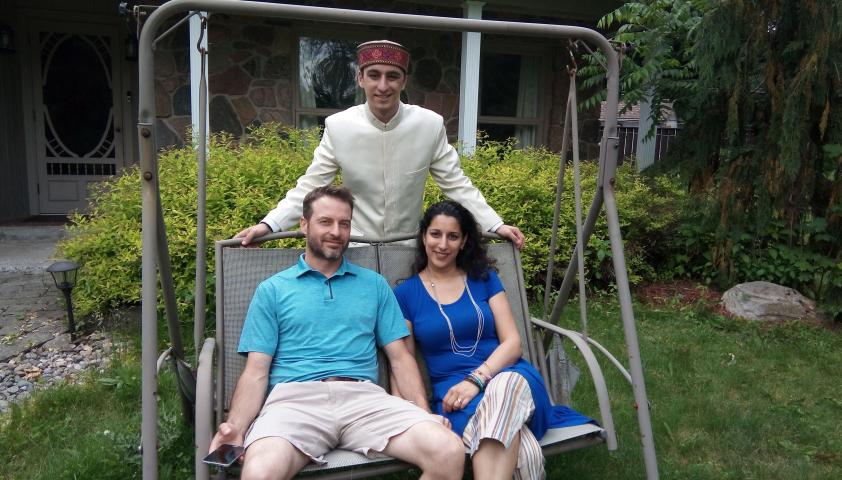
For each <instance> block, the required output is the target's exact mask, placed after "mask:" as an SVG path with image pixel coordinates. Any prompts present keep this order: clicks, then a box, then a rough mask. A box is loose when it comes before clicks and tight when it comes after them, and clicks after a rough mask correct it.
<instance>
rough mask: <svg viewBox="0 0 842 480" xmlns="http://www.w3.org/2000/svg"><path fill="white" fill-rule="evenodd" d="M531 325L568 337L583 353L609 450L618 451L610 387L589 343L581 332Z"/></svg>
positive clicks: (541, 323)
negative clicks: (609, 395)
mask: <svg viewBox="0 0 842 480" xmlns="http://www.w3.org/2000/svg"><path fill="white" fill-rule="evenodd" d="M530 321H531V323H532V324H533V325H535V326H536V327H540V328H542V329H544V330H547V331H550V332H552V333H554V334H556V335H561V336H563V337H567V338H569V339H570V341H571V342H573V344H574V345H575V346H576V348H578V349H579V352H581V353H582V357H583V358H584V359H585V363H586V364H587V366H588V371H589V372H590V373H591V378H592V379H593V383H594V388H595V389H596V398H597V401H598V402H599V414H600V417H601V420H602V427H603V428H604V429H605V444H606V446H607V447H608V450H610V451H614V450H616V449H617V434H616V433H615V430H614V416H613V415H612V413H611V402H610V400H609V398H608V387H607V386H606V385H605V377H604V376H603V375H602V368H600V366H599V362H597V361H596V356H595V355H594V354H593V351H592V350H591V347H590V346H589V345H588V342H587V341H585V339H584V338H582V336H581V335H579V332H574V331H573V330H567V329H564V328H561V327H559V326H557V325H553V324H551V323H548V322H545V321H543V320H539V319H537V318H534V317H533V318H531V319H530Z"/></svg>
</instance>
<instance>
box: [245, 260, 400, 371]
mask: <svg viewBox="0 0 842 480" xmlns="http://www.w3.org/2000/svg"><path fill="white" fill-rule="evenodd" d="M408 335H409V329H408V328H407V326H406V322H405V320H404V318H403V314H402V313H401V310H400V307H399V306H398V302H397V300H396V299H395V296H394V294H393V293H392V289H391V288H389V284H388V283H387V282H386V279H384V278H383V277H382V276H381V275H380V274H378V273H376V272H373V271H371V270H368V269H366V268H362V267H360V266H357V265H354V264H352V263H348V262H347V261H345V259H344V258H343V259H342V264H341V265H340V267H339V269H338V270H337V271H336V273H334V274H333V276H331V277H330V278H327V277H325V276H324V275H323V274H322V273H320V272H318V271H316V270H313V269H312V268H310V266H309V265H307V262H306V261H304V255H301V257H300V258H299V259H298V264H297V265H295V266H292V267H290V268H288V269H286V270H283V271H281V272H279V273H277V274H275V275H273V276H271V277H269V278H268V279H266V280H264V281H263V282H261V283H260V285H258V287H257V290H256V291H255V292H254V297H253V298H252V300H251V304H250V305H249V309H248V313H247V314H246V320H245V324H244V325H243V331H242V334H241V335H240V345H239V347H238V349H237V351H238V352H239V353H240V354H242V355H247V354H248V353H249V352H262V353H265V354H267V355H271V356H272V357H273V358H272V367H271V369H270V372H269V387H270V388H271V387H272V386H274V385H275V384H277V383H288V382H306V381H312V380H319V379H321V378H325V377H331V376H341V377H353V378H358V379H361V380H371V381H372V382H376V381H377V347H382V346H384V345H388V344H389V343H391V342H393V341H395V340H398V339H401V338H403V337H406V336H408Z"/></svg>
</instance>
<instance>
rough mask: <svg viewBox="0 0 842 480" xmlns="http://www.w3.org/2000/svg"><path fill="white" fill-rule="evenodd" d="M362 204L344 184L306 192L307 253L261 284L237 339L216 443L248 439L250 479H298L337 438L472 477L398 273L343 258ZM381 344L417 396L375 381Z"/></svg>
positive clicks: (342, 444)
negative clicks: (238, 368) (432, 406)
mask: <svg viewBox="0 0 842 480" xmlns="http://www.w3.org/2000/svg"><path fill="white" fill-rule="evenodd" d="M353 208H354V204H353V197H352V196H351V193H350V192H349V191H348V190H347V189H345V188H344V187H338V186H334V185H329V186H324V187H319V188H317V189H315V190H313V191H312V192H310V193H309V194H307V196H306V197H305V198H304V201H303V215H302V217H301V219H300V221H299V224H300V226H301V231H302V232H304V234H305V236H306V238H307V244H306V248H305V253H304V254H303V255H302V256H301V257H300V259H299V261H298V265H296V266H293V267H291V268H288V269H286V270H284V271H282V272H280V273H278V274H276V275H274V276H272V277H270V278H268V279H267V280H265V281H263V282H262V283H261V284H260V285H259V286H258V287H257V290H256V291H255V293H254V297H253V299H252V302H251V305H250V306H249V310H248V313H247V314H246V320H245V324H244V325H243V332H242V335H241V337H240V345H239V348H238V351H239V353H240V354H243V355H247V356H248V357H247V360H246V366H245V369H244V370H243V373H242V374H241V375H240V378H239V380H238V382H237V387H236V390H235V391H234V397H233V399H232V401H231V408H230V413H229V415H228V419H227V420H226V422H225V423H222V424H221V425H220V426H219V430H218V432H217V434H216V435H215V436H214V438H213V441H212V442H211V446H210V450H211V451H213V450H214V449H216V448H217V447H218V446H219V445H220V444H222V443H230V444H235V445H244V446H245V447H246V453H245V459H244V463H243V470H242V475H241V478H243V479H252V478H277V479H288V478H292V477H293V476H295V474H296V473H297V472H298V471H299V470H301V468H303V467H304V466H305V465H306V464H307V463H308V462H310V461H314V462H322V461H323V459H322V456H323V455H324V454H325V453H327V452H328V451H330V450H332V449H333V448H337V447H339V448H344V449H347V450H354V451H357V452H359V453H362V454H365V455H372V454H373V453H372V452H379V453H382V454H385V455H388V456H391V457H395V458H398V459H400V460H404V461H407V462H409V463H413V464H415V465H417V466H418V467H420V468H421V470H422V471H423V475H422V477H421V478H425V479H454V480H455V479H459V478H461V477H462V469H463V467H464V461H465V451H464V448H463V447H462V442H461V440H460V439H459V438H458V437H457V436H456V435H455V434H454V433H453V432H451V431H450V429H449V428H448V427H447V426H446V425H445V424H443V423H446V422H443V420H442V417H439V416H436V415H432V414H431V413H429V406H428V404H427V399H426V395H425V392H424V386H423V383H422V380H421V375H420V373H419V371H418V365H417V364H416V363H415V358H414V357H413V356H412V355H411V354H410V353H409V351H408V350H407V348H406V346H405V344H404V342H403V340H402V339H403V338H404V337H406V336H408V335H409V330H408V329H407V327H406V322H405V321H404V319H403V315H402V314H401V311H400V308H399V307H398V303H397V300H396V299H395V297H394V295H393V294H392V291H391V289H390V288H389V285H388V283H387V282H386V280H385V279H384V278H383V277H381V276H380V275H378V274H377V273H375V272H373V271H371V270H367V269H364V268H361V267H358V266H356V265H353V264H351V263H348V262H346V261H345V259H344V257H343V253H344V252H345V250H346V249H347V248H348V242H349V239H350V234H351V216H352V212H353ZM376 347H381V348H382V349H383V351H384V352H385V354H386V356H387V357H388V359H389V363H390V366H391V369H392V372H393V375H394V378H395V381H396V382H397V384H398V388H400V391H401V392H402V393H403V392H404V391H406V392H408V393H409V394H408V395H407V396H405V398H407V399H409V400H411V402H408V401H405V400H403V399H401V398H399V397H395V396H392V395H389V394H388V393H387V392H386V391H385V390H383V389H382V388H381V387H380V386H378V385H377V384H376V383H374V382H376V380H377V352H376ZM404 389H406V390H404ZM267 391H268V392H269V395H268V397H267V396H266V394H267ZM264 398H265V402H264ZM374 455H376V454H374Z"/></svg>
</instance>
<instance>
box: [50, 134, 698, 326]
mask: <svg viewBox="0 0 842 480" xmlns="http://www.w3.org/2000/svg"><path fill="white" fill-rule="evenodd" d="M318 141H319V131H318V130H315V129H314V130H295V129H288V128H279V127H278V126H276V125H264V126H261V127H258V128H256V129H254V130H253V131H251V132H250V134H249V138H248V140H247V141H244V142H242V143H239V144H237V143H234V142H233V141H231V139H230V138H229V137H226V136H215V137H213V138H212V140H211V142H210V146H209V152H210V154H209V159H208V168H207V171H208V181H207V218H208V223H207V225H208V227H207V235H208V239H209V242H208V243H209V245H208V251H207V254H208V267H209V269H210V272H209V275H208V281H207V283H208V284H207V288H208V294H209V299H208V302H207V305H208V306H209V312H208V313H209V318H213V315H212V311H211V310H212V309H213V305H214V301H213V294H214V275H213V268H214V262H213V240H217V239H222V238H229V237H231V236H233V235H234V234H235V233H236V232H238V231H239V230H240V229H242V228H244V227H246V226H248V225H252V224H254V223H255V222H257V221H258V220H260V218H261V217H262V215H263V214H265V213H266V212H267V211H268V210H270V209H271V208H273V207H274V206H275V205H276V203H277V201H278V200H279V198H281V197H282V196H283V194H284V193H285V192H286V191H287V190H288V189H289V188H291V187H292V186H294V185H295V181H296V179H297V178H298V177H299V176H300V175H301V174H302V173H303V172H304V171H305V170H306V168H307V166H308V165H309V163H310V160H311V157H312V151H313V149H314V148H315V146H316V145H317V144H318ZM159 163H160V166H159V170H160V185H161V192H162V204H163V207H164V217H165V224H166V226H167V234H168V238H169V248H170V255H171V258H172V267H173V275H174V279H175V285H176V296H177V300H178V304H179V311H180V314H181V318H183V319H191V318H192V308H193V282H194V276H195V273H194V269H195V258H194V257H195V238H196V220H195V215H196V175H197V167H196V155H195V151H194V149H193V148H192V147H190V146H187V147H184V148H180V149H172V150H167V151H165V152H163V153H162V154H161V155H160V157H159ZM462 166H463V168H464V170H465V172H466V173H467V174H468V176H469V177H470V178H471V179H472V180H473V182H474V184H475V185H476V186H477V187H478V188H479V189H480V190H481V191H482V192H483V193H484V194H485V196H486V198H487V200H488V202H489V204H490V205H492V206H493V207H494V208H495V209H496V210H497V211H498V213H500V215H501V216H502V217H503V218H504V219H505V220H506V222H507V223H509V224H511V225H516V226H518V227H520V228H521V230H523V232H524V234H525V235H526V246H525V248H524V250H523V252H522V253H523V266H524V274H525V276H526V279H527V283H528V284H529V291H530V294H532V295H540V294H541V293H542V290H543V285H544V271H545V269H546V263H547V252H548V246H549V233H550V229H551V225H552V213H553V201H554V195H555V185H556V178H557V175H558V156H557V154H554V153H552V152H549V151H547V150H542V149H529V150H517V149H514V148H513V144H511V143H499V142H483V143H481V144H480V146H479V147H478V149H477V151H476V153H475V155H474V156H473V157H470V158H463V160H462ZM581 172H582V178H583V181H582V183H583V191H584V193H583V195H584V199H585V205H584V211H585V214H586V213H587V209H588V207H589V205H590V201H591V198H592V196H593V191H594V185H595V183H596V173H597V168H596V165H595V164H594V163H590V162H585V163H583V165H582V170H581ZM572 178H573V172H572V167H571V166H568V167H567V168H566V171H565V186H566V188H565V190H564V196H563V202H562V210H561V225H562V228H561V230H560V232H559V248H560V252H561V253H559V254H558V256H557V259H556V261H557V265H559V266H558V267H557V272H556V276H555V278H554V282H555V283H556V284H558V283H560V280H561V277H562V276H563V273H564V271H563V269H564V267H565V266H566V264H567V260H568V259H569V257H570V254H571V252H572V248H573V245H574V241H575V230H574V227H573V225H574V224H573V220H574V206H573V198H574V197H573V189H572ZM616 184H617V203H618V206H619V210H620V219H621V229H622V232H623V236H624V242H625V249H626V250H625V251H626V260H627V262H628V265H629V269H630V272H629V273H630V279H631V281H632V282H633V283H637V282H640V281H643V280H647V279H653V278H655V277H657V275H658V272H657V271H656V270H657V269H656V265H657V264H658V261H659V259H660V258H662V256H663V255H666V254H668V253H667V252H665V251H664V248H665V247H664V246H665V245H667V244H669V242H666V241H664V239H666V238H668V237H669V236H670V235H671V232H672V231H674V229H675V228H676V222H677V221H678V220H677V219H678V213H679V210H680V208H679V207H678V205H679V204H680V202H682V201H683V198H684V194H683V193H682V192H683V189H682V188H680V187H679V184H678V181H677V180H676V179H675V178H671V177H668V176H660V177H656V178H654V179H646V178H644V177H642V176H640V175H638V174H637V173H635V172H634V170H633V169H632V168H631V167H630V166H623V167H621V168H620V169H619V170H618V175H617V182H616ZM441 197H442V194H441V192H440V191H439V189H438V187H437V186H436V185H435V184H434V183H433V182H432V181H431V180H429V179H428V184H427V189H426V201H427V204H429V203H431V202H434V201H437V200H439V199H440V198H441ZM91 199H92V200H91V205H90V208H89V211H88V212H87V213H75V214H73V215H72V216H71V220H72V226H70V227H69V235H68V237H67V239H66V240H64V241H62V242H61V243H60V245H59V249H60V252H61V253H62V255H64V256H65V257H67V258H71V259H73V260H74V261H77V262H79V263H80V265H81V269H80V273H79V281H78V286H77V288H76V289H75V293H76V299H75V300H76V302H75V304H76V305H77V307H78V311H79V314H80V315H92V314H94V315H95V314H101V313H104V312H107V311H108V310H109V309H111V308H114V307H119V306H124V305H130V304H136V303H138V302H139V300H140V277H141V275H140V271H141V258H140V257H141V228H140V224H141V223H140V221H141V206H140V175H139V171H138V168H137V167H135V168H129V169H127V171H125V172H124V173H123V174H122V175H120V176H117V177H114V178H112V179H110V180H109V181H106V182H102V184H101V185H100V186H99V187H98V188H97V189H96V190H95V191H94V192H93V193H92V195H91ZM585 263H586V266H587V276H588V277H589V280H591V287H592V288H605V287H606V286H607V285H608V281H609V280H610V278H611V275H612V270H613V269H612V267H611V251H610V246H609V243H608V235H607V229H606V226H605V218H604V215H601V216H600V220H599V221H598V223H597V227H596V231H595V233H594V235H593V237H592V238H591V240H590V242H589V244H588V249H587V251H586V261H585ZM184 323H189V320H184Z"/></svg>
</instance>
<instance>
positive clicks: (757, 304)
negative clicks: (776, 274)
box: [722, 282, 819, 321]
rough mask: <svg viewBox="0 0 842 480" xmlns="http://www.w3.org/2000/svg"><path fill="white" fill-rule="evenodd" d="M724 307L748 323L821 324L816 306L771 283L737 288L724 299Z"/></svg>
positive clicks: (787, 289)
mask: <svg viewBox="0 0 842 480" xmlns="http://www.w3.org/2000/svg"><path fill="white" fill-rule="evenodd" d="M722 305H723V306H724V307H725V309H726V310H727V311H728V312H729V313H731V314H733V315H735V316H738V317H742V318H745V319H748V320H760V321H784V320H818V319H819V315H818V314H817V312H816V304H815V302H813V301H812V300H810V299H809V298H807V297H805V296H804V295H801V294H800V293H798V292H797V291H795V290H793V289H791V288H789V287H784V286H782V285H777V284H774V283H770V282H748V283H741V284H739V285H735V286H734V287H732V288H731V289H729V290H728V291H726V292H725V293H724V294H723V295H722Z"/></svg>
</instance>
